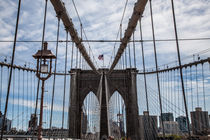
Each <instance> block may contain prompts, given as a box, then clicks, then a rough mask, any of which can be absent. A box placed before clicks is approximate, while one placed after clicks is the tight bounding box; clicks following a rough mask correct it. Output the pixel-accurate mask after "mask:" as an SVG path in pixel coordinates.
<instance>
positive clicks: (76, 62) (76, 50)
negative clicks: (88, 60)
mask: <svg viewBox="0 0 210 140" xmlns="http://www.w3.org/2000/svg"><path fill="white" fill-rule="evenodd" d="M76 51H77V52H76V69H77V68H78V52H79V51H78V48H76ZM89 52H90V51H89ZM89 56H90V53H89Z"/></svg>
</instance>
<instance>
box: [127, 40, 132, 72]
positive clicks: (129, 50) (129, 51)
mask: <svg viewBox="0 0 210 140" xmlns="http://www.w3.org/2000/svg"><path fill="white" fill-rule="evenodd" d="M128 55H129V64H130V68H131V67H132V64H131V47H130V43H129V44H128Z"/></svg>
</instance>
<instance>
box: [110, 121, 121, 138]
mask: <svg viewBox="0 0 210 140" xmlns="http://www.w3.org/2000/svg"><path fill="white" fill-rule="evenodd" d="M110 124H111V136H113V137H114V138H115V139H120V138H121V133H120V127H119V126H118V123H117V122H115V121H112V120H110Z"/></svg>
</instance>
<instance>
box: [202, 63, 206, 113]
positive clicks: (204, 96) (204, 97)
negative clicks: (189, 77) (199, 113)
mask: <svg viewBox="0 0 210 140" xmlns="http://www.w3.org/2000/svg"><path fill="white" fill-rule="evenodd" d="M202 78H203V99H204V102H203V104H204V110H205V111H206V95H205V84H204V70H203V63H202Z"/></svg>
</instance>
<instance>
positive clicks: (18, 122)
mask: <svg viewBox="0 0 210 140" xmlns="http://www.w3.org/2000/svg"><path fill="white" fill-rule="evenodd" d="M17 112H18V113H17V114H18V118H17V130H19V124H20V121H19V120H20V119H19V118H20V117H19V116H20V69H18V110H17Z"/></svg>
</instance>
